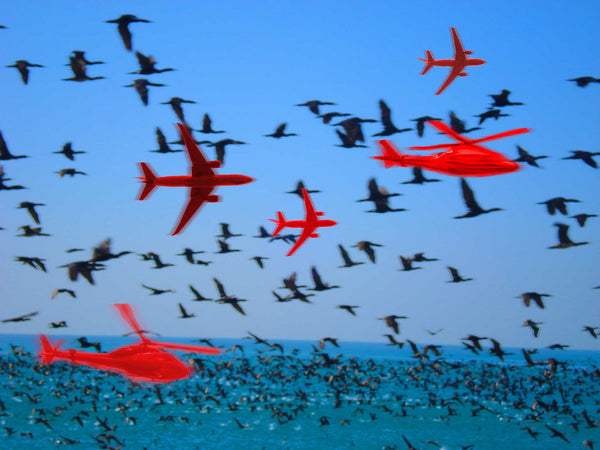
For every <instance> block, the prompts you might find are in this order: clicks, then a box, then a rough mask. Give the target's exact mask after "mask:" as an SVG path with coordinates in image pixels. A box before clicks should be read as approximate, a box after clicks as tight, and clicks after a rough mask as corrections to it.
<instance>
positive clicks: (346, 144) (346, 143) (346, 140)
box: [335, 130, 367, 148]
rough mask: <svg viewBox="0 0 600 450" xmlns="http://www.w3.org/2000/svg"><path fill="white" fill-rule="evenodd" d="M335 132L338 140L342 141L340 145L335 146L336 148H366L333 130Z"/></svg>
mask: <svg viewBox="0 0 600 450" xmlns="http://www.w3.org/2000/svg"><path fill="white" fill-rule="evenodd" d="M335 132H336V133H337V135H338V136H339V138H340V140H341V141H342V143H341V144H335V146H336V147H344V148H354V147H361V148H367V146H366V145H360V144H357V143H356V140H353V139H351V138H350V137H349V136H348V135H346V134H344V133H342V132H341V131H340V130H335Z"/></svg>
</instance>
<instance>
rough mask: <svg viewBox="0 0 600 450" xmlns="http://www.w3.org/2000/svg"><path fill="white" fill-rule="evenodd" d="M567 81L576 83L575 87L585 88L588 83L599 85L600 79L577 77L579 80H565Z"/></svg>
mask: <svg viewBox="0 0 600 450" xmlns="http://www.w3.org/2000/svg"><path fill="white" fill-rule="evenodd" d="M567 81H574V82H575V83H577V86H579V87H586V86H587V85H588V84H590V83H600V78H594V77H579V78H571V79H570V80H567Z"/></svg>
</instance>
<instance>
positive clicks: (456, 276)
mask: <svg viewBox="0 0 600 450" xmlns="http://www.w3.org/2000/svg"><path fill="white" fill-rule="evenodd" d="M446 267H447V268H448V270H449V271H450V275H451V276H452V280H450V281H447V282H446V283H459V282H461V281H471V280H472V279H473V278H463V277H461V276H460V275H459V274H458V270H457V269H455V268H454V267H450V266H446Z"/></svg>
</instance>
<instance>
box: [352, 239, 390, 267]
mask: <svg viewBox="0 0 600 450" xmlns="http://www.w3.org/2000/svg"><path fill="white" fill-rule="evenodd" d="M352 247H356V248H358V249H359V250H360V251H362V252H365V253H366V254H367V256H368V257H369V260H370V261H371V262H372V263H375V249H374V248H373V247H383V245H381V244H375V243H374V242H369V241H359V242H357V243H356V244H355V245H353V246H352Z"/></svg>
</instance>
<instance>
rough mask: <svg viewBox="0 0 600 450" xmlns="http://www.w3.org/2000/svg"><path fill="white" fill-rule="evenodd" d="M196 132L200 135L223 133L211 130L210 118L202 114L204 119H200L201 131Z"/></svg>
mask: <svg viewBox="0 0 600 450" xmlns="http://www.w3.org/2000/svg"><path fill="white" fill-rule="evenodd" d="M196 131H199V132H200V133H205V134H213V133H214V134H217V133H225V131H223V130H221V131H215V130H213V129H212V121H211V120H210V116H209V115H208V114H204V118H203V119H202V129H201V130H196Z"/></svg>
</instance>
